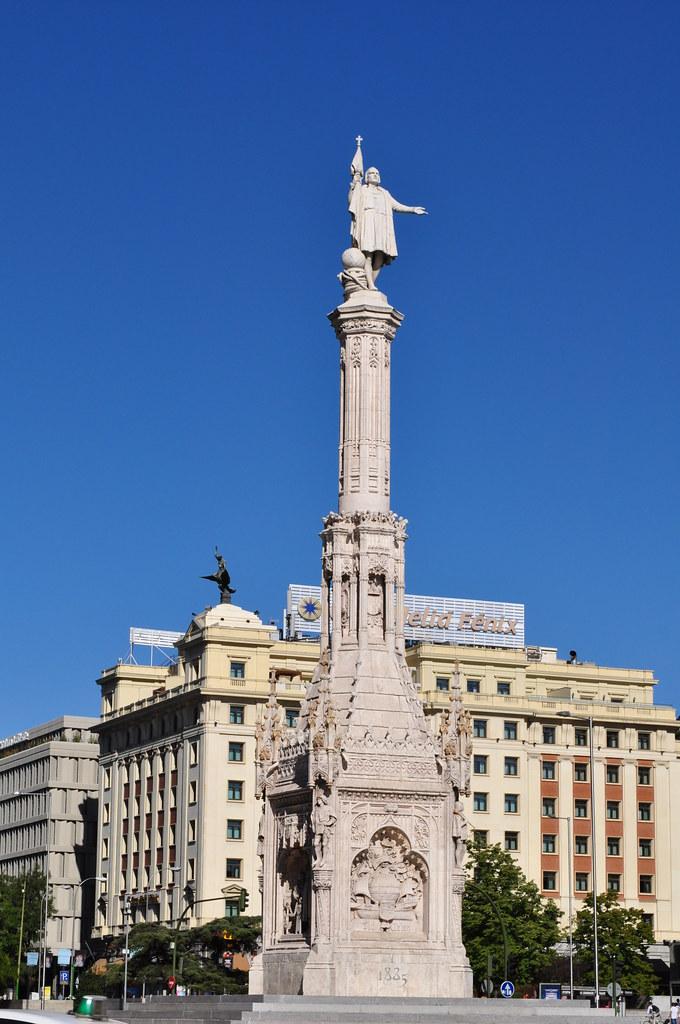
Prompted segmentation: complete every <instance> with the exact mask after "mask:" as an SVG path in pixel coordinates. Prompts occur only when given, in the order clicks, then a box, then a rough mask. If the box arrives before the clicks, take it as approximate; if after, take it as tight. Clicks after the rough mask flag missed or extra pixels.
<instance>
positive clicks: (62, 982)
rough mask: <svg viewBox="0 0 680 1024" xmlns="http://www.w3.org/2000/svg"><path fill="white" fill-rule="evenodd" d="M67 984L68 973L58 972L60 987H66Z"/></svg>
mask: <svg viewBox="0 0 680 1024" xmlns="http://www.w3.org/2000/svg"><path fill="white" fill-rule="evenodd" d="M68 982H69V972H68V971H59V984H60V985H68Z"/></svg>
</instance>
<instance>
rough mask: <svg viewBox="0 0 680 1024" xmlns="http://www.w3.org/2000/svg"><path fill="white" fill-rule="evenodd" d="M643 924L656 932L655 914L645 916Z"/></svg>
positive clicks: (643, 916)
mask: <svg viewBox="0 0 680 1024" xmlns="http://www.w3.org/2000/svg"><path fill="white" fill-rule="evenodd" d="M642 923H643V924H646V925H648V927H649V928H651V929H652V931H654V914H643V915H642Z"/></svg>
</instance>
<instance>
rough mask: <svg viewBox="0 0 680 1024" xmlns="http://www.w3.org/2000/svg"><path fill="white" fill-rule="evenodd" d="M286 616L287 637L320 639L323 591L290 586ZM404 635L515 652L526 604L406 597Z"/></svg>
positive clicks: (521, 644)
mask: <svg viewBox="0 0 680 1024" xmlns="http://www.w3.org/2000/svg"><path fill="white" fill-rule="evenodd" d="M286 613H287V614H286V619H287V634H288V635H289V636H290V637H295V636H318V635H319V633H320V632H321V587H319V586H316V587H312V586H305V585H303V584H299V583H291V584H290V585H289V587H288V599H287V602H286ZM404 636H405V638H406V640H413V641H421V642H424V643H445V644H470V645H473V646H475V647H510V648H517V649H519V648H522V647H524V605H523V604H512V603H509V602H507V601H475V600H472V599H468V598H462V597H424V596H422V595H420V594H405V595H404Z"/></svg>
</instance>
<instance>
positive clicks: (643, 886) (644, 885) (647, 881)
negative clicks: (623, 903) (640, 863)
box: [640, 875, 654, 896]
mask: <svg viewBox="0 0 680 1024" xmlns="http://www.w3.org/2000/svg"><path fill="white" fill-rule="evenodd" d="M653 881H654V879H653V876H652V875H640V892H641V893H642V894H643V895H645V896H649V895H650V894H651V893H653V892H654V885H653Z"/></svg>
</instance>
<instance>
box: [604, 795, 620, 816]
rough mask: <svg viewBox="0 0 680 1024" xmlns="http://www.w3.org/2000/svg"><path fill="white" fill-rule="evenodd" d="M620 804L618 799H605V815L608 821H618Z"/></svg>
mask: <svg viewBox="0 0 680 1024" xmlns="http://www.w3.org/2000/svg"><path fill="white" fill-rule="evenodd" d="M619 810H620V804H619V801H618V800H607V817H608V818H609V820H610V821H618V819H619V817H620V814H619Z"/></svg>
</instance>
